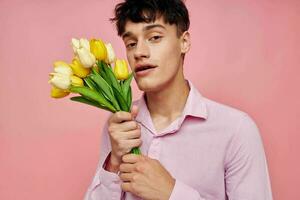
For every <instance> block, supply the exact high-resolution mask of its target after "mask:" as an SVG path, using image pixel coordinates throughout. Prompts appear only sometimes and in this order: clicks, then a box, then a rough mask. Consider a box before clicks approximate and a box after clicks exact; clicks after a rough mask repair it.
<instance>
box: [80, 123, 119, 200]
mask: <svg viewBox="0 0 300 200" xmlns="http://www.w3.org/2000/svg"><path fill="white" fill-rule="evenodd" d="M107 127H108V118H107V119H106V122H105V124H104V127H103V129H102V134H101V135H102V136H101V142H100V160H99V163H98V165H97V170H96V173H95V176H94V178H93V180H92V183H91V184H90V186H89V187H88V190H87V192H86V193H85V197H84V200H120V199H123V195H124V194H123V193H124V192H122V189H121V180H120V177H119V176H118V175H117V174H116V173H113V172H109V171H106V170H105V166H106V163H107V161H108V158H109V157H110V153H111V145H110V140H109V135H108V130H107Z"/></svg>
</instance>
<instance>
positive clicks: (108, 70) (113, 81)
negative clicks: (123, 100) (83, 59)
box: [103, 63, 122, 92]
mask: <svg viewBox="0 0 300 200" xmlns="http://www.w3.org/2000/svg"><path fill="white" fill-rule="evenodd" d="M103 69H104V71H105V73H106V75H107V76H108V78H109V79H110V80H111V85H112V86H113V87H115V88H116V89H117V90H118V91H119V92H121V91H122V89H121V86H120V84H119V82H118V80H117V78H116V77H115V74H114V72H113V71H112V68H111V67H109V66H108V65H107V64H106V63H103Z"/></svg>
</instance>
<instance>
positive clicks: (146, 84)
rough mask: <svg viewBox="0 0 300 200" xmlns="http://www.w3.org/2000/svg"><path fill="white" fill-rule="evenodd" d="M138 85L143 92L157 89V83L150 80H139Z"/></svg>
mask: <svg viewBox="0 0 300 200" xmlns="http://www.w3.org/2000/svg"><path fill="white" fill-rule="evenodd" d="M137 86H138V88H139V90H141V91H143V92H154V91H156V90H157V85H156V84H154V81H150V80H139V81H137Z"/></svg>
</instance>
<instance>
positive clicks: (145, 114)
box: [136, 80, 207, 129]
mask: <svg viewBox="0 0 300 200" xmlns="http://www.w3.org/2000/svg"><path fill="white" fill-rule="evenodd" d="M186 81H187V82H188V85H189V87H190V91H189V95H188V98H187V101H186V104H185V107H184V109H183V112H182V115H181V116H180V119H181V120H180V121H181V122H182V121H183V120H184V119H185V117H186V116H193V117H197V118H202V119H207V107H206V104H205V102H204V100H203V96H202V95H201V93H200V92H199V91H198V90H197V88H196V87H195V86H194V84H193V83H192V82H191V81H190V80H186ZM136 104H137V105H138V107H139V112H138V114H137V116H136V121H138V122H140V123H142V124H144V125H145V126H146V127H150V129H152V128H153V127H152V128H151V125H152V119H151V115H150V113H149V110H148V107H147V104H146V101H145V92H144V93H143V94H142V96H141V98H140V99H139V100H138V101H137V102H136Z"/></svg>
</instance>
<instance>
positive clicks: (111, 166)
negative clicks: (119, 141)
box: [104, 153, 120, 174]
mask: <svg viewBox="0 0 300 200" xmlns="http://www.w3.org/2000/svg"><path fill="white" fill-rule="evenodd" d="M104 169H105V170H107V171H109V172H114V173H116V174H117V173H118V172H119V170H120V162H118V161H117V160H116V159H115V158H114V157H113V156H112V155H111V153H110V155H109V159H108V160H107V164H106V165H105V168H104Z"/></svg>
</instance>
